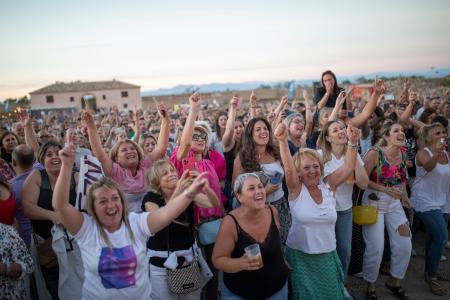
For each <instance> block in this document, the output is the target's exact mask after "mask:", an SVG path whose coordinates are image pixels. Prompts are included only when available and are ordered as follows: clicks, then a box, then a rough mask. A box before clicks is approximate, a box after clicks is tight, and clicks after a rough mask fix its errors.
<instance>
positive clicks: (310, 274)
mask: <svg viewBox="0 0 450 300" xmlns="http://www.w3.org/2000/svg"><path fill="white" fill-rule="evenodd" d="M286 258H287V261H288V262H289V264H290V265H291V267H292V268H293V269H294V270H293V271H292V273H291V278H290V279H291V286H292V290H291V296H292V299H293V300H298V299H308V300H314V299H317V300H340V299H345V296H344V273H343V272H342V266H341V261H340V260H339V256H338V255H337V253H336V250H334V251H333V252H330V253H323V254H307V253H304V252H301V251H299V250H295V249H292V248H289V247H287V246H286Z"/></svg>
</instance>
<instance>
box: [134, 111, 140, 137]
mask: <svg viewBox="0 0 450 300" xmlns="http://www.w3.org/2000/svg"><path fill="white" fill-rule="evenodd" d="M140 116H141V115H140V114H139V111H138V110H137V111H136V113H135V114H134V124H133V131H134V137H133V141H134V142H136V143H138V144H139V137H140V136H141V126H139V117H140Z"/></svg>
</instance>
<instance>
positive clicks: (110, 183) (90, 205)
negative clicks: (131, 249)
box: [86, 176, 135, 248]
mask: <svg viewBox="0 0 450 300" xmlns="http://www.w3.org/2000/svg"><path fill="white" fill-rule="evenodd" d="M101 187H107V188H108V189H111V190H116V191H117V192H118V193H119V197H120V202H121V203H122V220H121V221H122V222H124V223H125V226H126V227H127V230H128V234H129V235H130V238H131V241H132V243H133V244H134V243H135V238H134V234H133V231H132V230H131V226H130V221H129V219H128V205H127V202H126V200H125V195H124V193H123V192H122V190H121V189H120V188H119V185H118V184H117V183H116V182H115V181H114V180H112V179H111V178H109V177H106V176H103V177H100V179H99V180H97V181H96V182H94V183H93V184H92V185H91V187H90V189H89V192H88V194H87V197H86V208H87V211H88V213H89V215H91V216H92V217H93V218H94V220H95V223H96V224H97V227H98V229H99V231H100V236H101V237H102V239H103V240H104V241H105V243H106V244H107V245H108V247H109V248H112V244H111V241H110V240H109V238H108V236H107V235H106V232H105V229H104V228H103V225H102V224H101V223H100V220H99V218H98V216H97V213H96V212H95V209H94V201H95V199H94V192H95V191H96V190H97V189H99V188H101Z"/></svg>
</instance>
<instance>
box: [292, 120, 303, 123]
mask: <svg viewBox="0 0 450 300" xmlns="http://www.w3.org/2000/svg"><path fill="white" fill-rule="evenodd" d="M292 123H294V124H304V121H303V120H300V119H294V120H292Z"/></svg>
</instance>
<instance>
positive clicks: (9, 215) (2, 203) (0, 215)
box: [0, 193, 16, 225]
mask: <svg viewBox="0 0 450 300" xmlns="http://www.w3.org/2000/svg"><path fill="white" fill-rule="evenodd" d="M15 216H16V200H15V199H14V197H13V194H12V193H10V195H9V197H8V199H5V200H0V223H3V224H7V225H12V224H13V223H14V217H15Z"/></svg>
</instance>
